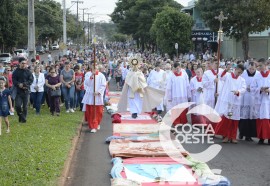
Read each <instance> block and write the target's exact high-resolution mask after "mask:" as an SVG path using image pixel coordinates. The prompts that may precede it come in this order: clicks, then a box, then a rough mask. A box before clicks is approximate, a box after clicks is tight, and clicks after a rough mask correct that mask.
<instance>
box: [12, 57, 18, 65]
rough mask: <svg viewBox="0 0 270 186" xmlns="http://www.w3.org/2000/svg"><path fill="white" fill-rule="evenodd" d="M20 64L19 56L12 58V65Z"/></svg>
mask: <svg viewBox="0 0 270 186" xmlns="http://www.w3.org/2000/svg"><path fill="white" fill-rule="evenodd" d="M18 64H19V58H18V57H14V58H12V60H11V62H10V66H16V65H18Z"/></svg>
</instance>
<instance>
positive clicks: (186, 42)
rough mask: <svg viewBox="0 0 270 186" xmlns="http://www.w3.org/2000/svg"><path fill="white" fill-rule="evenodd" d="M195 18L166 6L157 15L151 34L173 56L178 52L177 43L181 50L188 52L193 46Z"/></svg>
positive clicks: (160, 46) (161, 47)
mask: <svg viewBox="0 0 270 186" xmlns="http://www.w3.org/2000/svg"><path fill="white" fill-rule="evenodd" d="M192 25H193V20H192V18H191V17H190V16H188V15H187V14H185V13H182V12H180V11H179V10H177V9H175V8H171V7H166V8H165V9H164V10H163V11H162V12H160V13H158V14H157V17H156V19H155V21H154V23H153V25H152V28H151V35H152V37H153V38H156V41H157V44H158V47H159V48H160V49H161V50H162V52H163V53H168V54H169V55H170V56H171V57H172V55H173V54H175V53H176V50H175V43H178V46H179V49H180V51H183V52H186V51H188V50H189V49H190V48H191V46H192V43H191V40H190V36H191V30H192Z"/></svg>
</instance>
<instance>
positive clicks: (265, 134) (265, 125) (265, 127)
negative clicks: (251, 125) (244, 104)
mask: <svg viewBox="0 0 270 186" xmlns="http://www.w3.org/2000/svg"><path fill="white" fill-rule="evenodd" d="M256 127H257V137H258V138H259V139H270V121H269V119H257V120H256Z"/></svg>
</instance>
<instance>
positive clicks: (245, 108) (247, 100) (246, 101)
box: [241, 70, 260, 119]
mask: <svg viewBox="0 0 270 186" xmlns="http://www.w3.org/2000/svg"><path fill="white" fill-rule="evenodd" d="M259 73H260V72H258V71H256V72H255V75H254V76H249V75H248V72H247V70H245V71H244V72H243V74H242V77H243V78H244V79H245V81H246V86H247V88H250V86H251V84H252V83H253V81H254V80H255V79H256V78H257V76H258V75H259ZM254 106H255V99H254V96H253V94H252V92H251V91H250V92H249V91H246V92H245V93H244V94H243V96H242V100H241V119H257V116H256V109H255V107H254Z"/></svg>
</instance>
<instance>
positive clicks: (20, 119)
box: [19, 115, 22, 123]
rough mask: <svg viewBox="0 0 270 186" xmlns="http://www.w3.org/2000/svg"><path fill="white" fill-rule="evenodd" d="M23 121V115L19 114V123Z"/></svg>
mask: <svg viewBox="0 0 270 186" xmlns="http://www.w3.org/2000/svg"><path fill="white" fill-rule="evenodd" d="M21 122H22V117H21V115H19V123H21Z"/></svg>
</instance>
